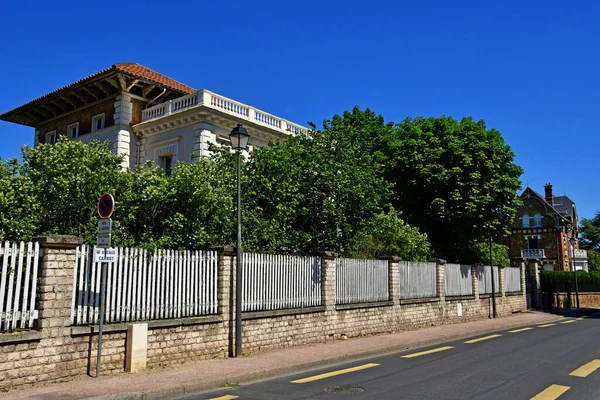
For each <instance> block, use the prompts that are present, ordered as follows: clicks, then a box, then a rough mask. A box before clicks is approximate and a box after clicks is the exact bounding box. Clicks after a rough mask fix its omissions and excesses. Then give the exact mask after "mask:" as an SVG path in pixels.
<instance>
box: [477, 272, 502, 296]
mask: <svg viewBox="0 0 600 400" xmlns="http://www.w3.org/2000/svg"><path fill="white" fill-rule="evenodd" d="M477 280H478V281H479V294H491V293H492V273H491V268H490V266H489V265H480V266H479V268H478V269H477ZM494 290H495V291H496V293H499V292H500V281H499V280H498V267H494Z"/></svg>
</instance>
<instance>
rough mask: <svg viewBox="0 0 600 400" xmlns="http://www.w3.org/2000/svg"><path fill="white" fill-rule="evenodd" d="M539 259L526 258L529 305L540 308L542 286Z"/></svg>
mask: <svg viewBox="0 0 600 400" xmlns="http://www.w3.org/2000/svg"><path fill="white" fill-rule="evenodd" d="M540 266H541V262H540V260H528V265H527V270H528V271H529V276H530V277H531V287H532V293H531V306H532V307H533V308H542V288H541V285H540Z"/></svg>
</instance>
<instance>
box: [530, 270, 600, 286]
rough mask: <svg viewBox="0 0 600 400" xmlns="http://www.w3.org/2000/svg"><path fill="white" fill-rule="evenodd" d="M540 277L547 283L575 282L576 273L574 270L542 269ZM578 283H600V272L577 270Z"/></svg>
mask: <svg viewBox="0 0 600 400" xmlns="http://www.w3.org/2000/svg"><path fill="white" fill-rule="evenodd" d="M540 279H541V280H542V282H543V283H546V284H556V283H572V284H574V283H575V273H574V272H572V271H541V272H540ZM577 282H578V283H581V284H583V283H594V284H600V273H598V272H591V273H588V272H587V271H577Z"/></svg>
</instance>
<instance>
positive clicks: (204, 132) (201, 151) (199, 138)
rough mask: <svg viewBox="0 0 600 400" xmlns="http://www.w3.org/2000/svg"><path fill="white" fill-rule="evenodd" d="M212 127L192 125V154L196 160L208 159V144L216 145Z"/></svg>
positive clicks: (206, 124) (215, 136)
mask: <svg viewBox="0 0 600 400" xmlns="http://www.w3.org/2000/svg"><path fill="white" fill-rule="evenodd" d="M214 129H215V128H214V127H213V126H212V125H211V124H208V123H205V122H203V123H200V124H196V125H194V154H195V155H196V157H198V158H202V157H210V155H211V152H210V150H209V149H208V148H209V143H214V144H216V143H217V135H216V134H214V133H213V132H214Z"/></svg>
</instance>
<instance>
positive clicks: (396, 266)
mask: <svg viewBox="0 0 600 400" xmlns="http://www.w3.org/2000/svg"><path fill="white" fill-rule="evenodd" d="M381 260H387V262H388V285H389V288H388V292H389V295H390V298H389V300H390V301H393V302H394V306H399V305H400V257H398V256H388V257H381Z"/></svg>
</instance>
